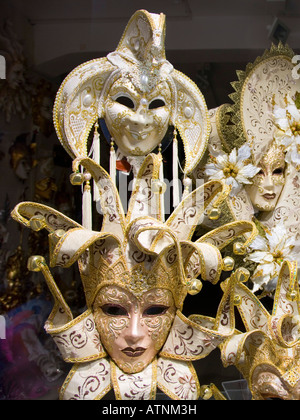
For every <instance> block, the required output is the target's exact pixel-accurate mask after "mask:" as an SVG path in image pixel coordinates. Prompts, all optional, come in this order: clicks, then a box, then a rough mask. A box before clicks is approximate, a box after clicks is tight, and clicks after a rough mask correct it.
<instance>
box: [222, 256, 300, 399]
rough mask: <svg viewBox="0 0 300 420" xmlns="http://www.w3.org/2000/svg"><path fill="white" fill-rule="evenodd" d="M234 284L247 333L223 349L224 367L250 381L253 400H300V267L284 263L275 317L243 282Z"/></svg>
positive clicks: (225, 343)
mask: <svg viewBox="0 0 300 420" xmlns="http://www.w3.org/2000/svg"><path fill="white" fill-rule="evenodd" d="M233 277H234V276H232V278H231V280H229V282H231V287H232V288H233V289H234V295H235V297H234V303H235V306H236V308H237V309H238V311H239V313H240V315H241V317H242V320H243V323H244V326H245V329H246V332H244V333H243V332H240V331H237V332H236V334H234V335H233V336H232V337H231V338H229V339H228V340H226V341H225V342H224V343H223V344H222V345H221V349H222V360H223V364H224V365H225V366H229V365H234V366H236V367H237V369H239V371H240V372H241V373H242V375H243V377H244V378H245V379H246V380H247V383H248V386H249V389H250V391H251V393H252V398H253V399H254V400H268V399H282V400H299V399H300V359H299V354H300V344H299V337H300V335H299V334H300V323H299V321H300V317H299V314H300V313H299V309H300V308H299V286H298V279H297V263H296V262H290V261H285V262H284V264H283V266H282V269H281V272H280V276H279V280H278V283H277V288H276V293H275V298H274V304H273V311H272V313H271V314H270V313H269V312H268V310H267V309H266V308H265V307H264V306H263V304H262V302H261V301H259V300H258V299H257V298H256V296H255V295H254V294H253V293H252V292H251V291H250V290H249V289H248V288H247V287H246V286H245V285H244V284H243V283H242V282H240V281H239V278H238V276H236V277H235V278H233Z"/></svg>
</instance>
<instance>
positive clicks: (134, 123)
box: [130, 106, 151, 131]
mask: <svg viewBox="0 0 300 420" xmlns="http://www.w3.org/2000/svg"><path fill="white" fill-rule="evenodd" d="M130 122H131V127H132V129H134V130H136V131H141V130H143V129H145V128H148V127H149V126H150V124H151V117H150V116H149V114H148V111H147V109H145V107H144V106H139V108H138V109H137V110H136V112H135V113H134V115H132V117H131V119H130Z"/></svg>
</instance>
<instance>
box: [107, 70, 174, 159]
mask: <svg viewBox="0 0 300 420" xmlns="http://www.w3.org/2000/svg"><path fill="white" fill-rule="evenodd" d="M170 117H171V91H170V88H169V86H168V84H167V83H166V82H160V83H158V84H157V85H156V86H155V87H154V89H152V90H151V91H148V90H147V91H145V92H143V93H140V92H139V91H138V90H137V89H136V88H135V87H134V85H133V83H131V81H130V80H129V79H127V78H122V79H119V80H117V81H116V82H115V83H114V84H113V85H112V88H111V90H110V92H109V97H108V98H107V100H106V102H105V122H106V125H107V127H108V130H109V131H110V134H111V136H112V137H113V139H114V141H115V143H116V144H117V146H118V147H119V149H120V151H121V152H122V153H123V154H124V155H125V156H128V155H129V156H131V155H133V156H144V155H146V154H147V153H150V152H151V151H152V150H153V149H155V147H156V146H157V145H158V144H159V143H160V142H161V141H162V139H163V138H164V136H165V134H166V132H167V129H168V126H169V121H170Z"/></svg>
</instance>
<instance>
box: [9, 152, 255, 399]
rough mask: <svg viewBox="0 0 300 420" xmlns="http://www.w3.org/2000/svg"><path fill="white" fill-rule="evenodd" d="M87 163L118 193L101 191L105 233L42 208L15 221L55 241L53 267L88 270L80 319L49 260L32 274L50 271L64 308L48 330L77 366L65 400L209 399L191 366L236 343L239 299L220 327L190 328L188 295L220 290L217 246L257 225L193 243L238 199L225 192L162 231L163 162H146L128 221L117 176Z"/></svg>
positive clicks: (200, 198)
mask: <svg viewBox="0 0 300 420" xmlns="http://www.w3.org/2000/svg"><path fill="white" fill-rule="evenodd" d="M78 163H80V164H82V165H83V166H84V168H86V169H87V170H88V171H89V173H91V174H92V176H93V178H94V179H96V180H97V185H99V186H101V185H102V184H101V181H102V180H103V179H104V180H105V181H106V182H107V183H108V188H100V187H99V192H100V194H101V202H102V204H103V206H104V207H105V210H106V211H104V218H103V224H102V229H101V231H100V232H95V231H92V230H88V229H86V228H84V227H83V226H81V225H79V224H78V223H76V222H74V221H72V220H71V219H69V218H67V217H66V216H64V215H62V214H61V213H59V212H57V211H55V210H54V209H51V208H50V207H47V206H44V205H41V204H35V203H20V204H19V205H18V206H17V207H16V208H15V210H14V211H13V213H12V217H13V218H14V219H16V220H17V221H18V222H20V223H22V224H24V225H26V226H29V227H31V228H32V229H34V230H39V229H41V228H46V229H47V230H48V231H49V242H50V265H51V266H52V267H53V266H59V267H65V268H67V267H70V266H71V265H72V264H74V263H75V262H78V267H79V271H80V275H81V280H82V283H83V288H84V292H85V298H86V304H87V311H86V312H84V313H83V314H81V315H79V316H78V317H77V318H76V319H73V317H72V313H71V311H70V308H69V307H68V306H67V304H66V302H65V300H64V298H63V296H62V295H61V293H60V291H59V290H58V288H57V286H56V285H55V282H54V279H53V277H52V276H51V273H50V270H49V268H48V267H47V265H46V264H45V261H44V259H43V258H42V257H41V256H33V257H32V258H31V259H30V262H29V268H30V269H31V270H33V271H42V273H43V275H44V277H45V279H46V281H47V283H48V285H49V287H50V289H51V291H52V293H53V296H54V299H55V302H56V303H55V307H54V309H53V311H52V313H51V315H50V317H49V319H48V321H47V323H46V326H45V327H46V330H47V332H48V333H49V334H51V335H52V337H53V339H54V341H55V342H56V344H57V346H58V347H59V350H60V352H61V354H62V356H63V358H64V360H65V361H66V362H72V363H74V366H73V368H72V369H71V372H70V374H69V376H68V377H67V378H66V381H65V383H64V384H63V386H62V388H61V398H62V399H99V398H102V397H103V396H104V395H105V394H106V393H107V392H108V391H109V390H110V389H111V388H113V389H114V391H115V395H116V398H117V399H155V396H156V388H157V387H158V388H160V389H161V390H163V392H164V393H165V394H167V395H168V396H170V397H171V398H172V399H197V398H199V395H200V386H199V382H198V378H197V374H196V372H195V370H194V368H193V366H192V364H191V362H192V361H193V360H197V359H201V358H204V357H206V355H208V354H209V353H210V352H211V351H212V350H214V349H215V348H216V346H217V345H219V344H220V343H221V342H222V341H224V339H225V338H228V337H229V336H230V335H231V334H232V333H233V324H232V319H233V318H232V313H231V312H230V313H228V309H230V302H232V300H233V295H232V293H231V291H229V293H228V294H226V292H225V294H224V298H223V299H222V301H221V303H220V307H219V309H218V314H217V317H216V319H213V318H211V319H210V320H208V319H207V317H202V316H201V315H195V316H193V318H191V319H189V318H186V317H185V316H184V315H183V314H182V312H181V311H182V308H183V303H184V300H185V297H186V295H187V293H189V294H191V295H194V294H197V293H198V292H199V291H200V290H201V287H202V283H201V280H200V279H199V278H198V277H199V275H200V274H201V279H202V280H208V281H211V282H212V283H216V282H217V281H218V280H219V278H220V275H221V271H222V269H225V268H226V267H225V264H224V261H223V260H222V257H221V254H220V251H219V249H218V248H217V246H218V247H220V248H222V247H224V246H226V245H228V244H229V243H231V242H232V240H233V239H235V238H238V237H239V236H240V235H243V234H244V233H249V234H250V236H249V239H248V240H247V241H248V242H247V243H249V242H250V241H251V240H253V238H254V237H255V236H256V234H257V230H256V227H255V225H254V223H252V222H233V223H231V224H229V225H226V226H222V227H221V228H218V229H217V230H216V231H212V232H209V233H208V234H206V235H205V236H204V237H202V238H199V240H197V241H196V242H192V241H191V240H190V238H191V236H192V234H193V232H194V230H195V228H196V226H197V223H198V221H199V220H200V218H201V216H202V214H203V211H205V208H207V206H209V205H210V204H213V205H216V206H218V205H220V203H221V202H223V200H224V198H225V197H226V196H227V195H228V193H229V189H228V188H227V187H226V186H225V185H224V184H223V183H222V182H220V181H211V182H209V183H207V184H204V185H202V186H200V187H198V188H197V189H196V190H195V191H193V192H192V193H191V194H190V195H188V196H187V197H186V198H185V199H184V200H183V201H182V202H181V205H180V206H179V207H178V208H177V209H176V210H175V211H174V212H173V213H172V215H171V217H170V218H169V219H168V220H167V221H166V222H162V221H161V215H162V213H161V212H162V211H161V209H160V203H161V200H160V195H161V194H160V193H157V192H153V190H152V181H153V179H157V178H158V168H159V165H160V159H159V157H158V156H157V155H155V154H150V155H148V156H147V157H146V159H145V161H144V162H143V164H142V166H141V169H140V171H139V173H138V175H137V182H136V185H135V189H134V191H133V194H132V196H131V200H130V203H129V209H128V213H127V216H126V217H125V215H124V212H123V209H122V206H121V202H120V198H119V195H118V192H117V190H116V187H115V185H114V184H113V182H112V180H111V179H110V177H109V175H108V174H107V172H106V171H105V170H104V169H103V168H101V167H100V166H99V165H97V164H96V163H95V162H93V160H91V159H89V158H82V159H79V160H77V161H76V162H75V163H74V164H78ZM142 181H143V182H142ZM106 186H107V184H106ZM229 232H230V234H229ZM247 243H246V245H247ZM216 244H217V246H216ZM226 269H228V268H226ZM229 269H232V267H231V268H229ZM187 336H188V337H191V339H189V340H186V337H187ZM170 370H171V371H172V378H170V376H169V375H168V372H170Z"/></svg>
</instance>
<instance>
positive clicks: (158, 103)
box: [149, 99, 166, 109]
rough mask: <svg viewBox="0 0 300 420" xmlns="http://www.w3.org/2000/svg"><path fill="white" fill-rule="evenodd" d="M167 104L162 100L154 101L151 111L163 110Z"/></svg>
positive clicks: (150, 107)
mask: <svg viewBox="0 0 300 420" xmlns="http://www.w3.org/2000/svg"><path fill="white" fill-rule="evenodd" d="M165 105H166V104H165V102H164V101H163V100H162V99H154V100H153V101H152V102H151V103H150V104H149V109H157V108H162V107H163V106H165Z"/></svg>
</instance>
